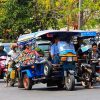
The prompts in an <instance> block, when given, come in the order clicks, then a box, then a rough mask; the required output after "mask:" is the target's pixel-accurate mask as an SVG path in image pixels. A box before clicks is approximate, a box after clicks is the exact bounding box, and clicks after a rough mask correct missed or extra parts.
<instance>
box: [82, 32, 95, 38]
mask: <svg viewBox="0 0 100 100" xmlns="http://www.w3.org/2000/svg"><path fill="white" fill-rule="evenodd" d="M84 36H88V37H90V36H96V32H87V31H86V32H81V37H84Z"/></svg>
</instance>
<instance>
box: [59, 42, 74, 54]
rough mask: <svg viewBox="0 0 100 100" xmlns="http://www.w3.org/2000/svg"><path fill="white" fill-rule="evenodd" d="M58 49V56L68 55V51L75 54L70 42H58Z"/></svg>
mask: <svg viewBox="0 0 100 100" xmlns="http://www.w3.org/2000/svg"><path fill="white" fill-rule="evenodd" d="M58 49H59V53H60V54H62V52H63V53H65V52H66V53H68V51H69V50H70V51H71V52H75V48H74V45H73V43H72V42H66V41H60V42H58Z"/></svg>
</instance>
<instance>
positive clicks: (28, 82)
mask: <svg viewBox="0 0 100 100" xmlns="http://www.w3.org/2000/svg"><path fill="white" fill-rule="evenodd" d="M23 85H24V88H25V90H31V89H32V79H31V78H28V76H27V75H26V74H25V75H24V78H23Z"/></svg>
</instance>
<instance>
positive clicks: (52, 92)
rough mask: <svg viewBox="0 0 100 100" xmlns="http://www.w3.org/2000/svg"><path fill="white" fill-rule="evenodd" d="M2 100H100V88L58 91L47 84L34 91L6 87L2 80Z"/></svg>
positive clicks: (78, 87)
mask: <svg viewBox="0 0 100 100" xmlns="http://www.w3.org/2000/svg"><path fill="white" fill-rule="evenodd" d="M0 100H100V86H95V87H94V88H93V89H84V88H83V87H82V86H76V88H75V90H74V91H66V90H64V89H63V90H58V89H57V88H56V87H52V88H47V87H46V85H45V84H38V85H34V86H33V89H32V90H24V89H18V88H17V84H16V85H15V87H6V84H5V83H4V82H3V81H2V80H0Z"/></svg>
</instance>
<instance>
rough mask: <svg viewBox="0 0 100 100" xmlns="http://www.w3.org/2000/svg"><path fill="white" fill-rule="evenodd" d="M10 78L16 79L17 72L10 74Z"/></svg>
mask: <svg viewBox="0 0 100 100" xmlns="http://www.w3.org/2000/svg"><path fill="white" fill-rule="evenodd" d="M10 78H11V79H15V70H12V71H11V73H10Z"/></svg>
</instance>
